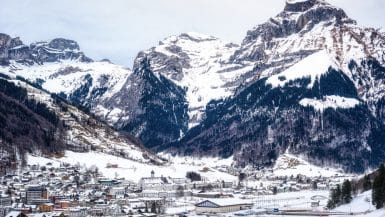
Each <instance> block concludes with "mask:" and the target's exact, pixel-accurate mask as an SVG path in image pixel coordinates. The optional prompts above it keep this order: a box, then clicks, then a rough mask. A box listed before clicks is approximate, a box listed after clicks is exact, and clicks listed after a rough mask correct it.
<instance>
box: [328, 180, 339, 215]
mask: <svg viewBox="0 0 385 217" xmlns="http://www.w3.org/2000/svg"><path fill="white" fill-rule="evenodd" d="M340 202H341V187H340V185H337V186H336V187H335V188H332V189H331V190H330V196H329V200H328V203H327V205H326V206H327V208H328V209H334V208H336V207H337V206H338V205H340Z"/></svg>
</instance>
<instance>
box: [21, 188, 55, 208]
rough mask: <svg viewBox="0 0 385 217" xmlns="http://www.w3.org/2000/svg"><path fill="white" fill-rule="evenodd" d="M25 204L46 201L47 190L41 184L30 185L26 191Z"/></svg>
mask: <svg viewBox="0 0 385 217" xmlns="http://www.w3.org/2000/svg"><path fill="white" fill-rule="evenodd" d="M26 202H27V204H42V203H48V202H49V201H48V191H47V189H46V188H45V187H43V186H30V187H28V189H27V191H26Z"/></svg>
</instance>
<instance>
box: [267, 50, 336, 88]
mask: <svg viewBox="0 0 385 217" xmlns="http://www.w3.org/2000/svg"><path fill="white" fill-rule="evenodd" d="M330 67H334V68H337V67H335V64H334V62H333V61H332V59H331V58H330V57H329V55H328V53H327V51H326V50H321V51H318V52H316V53H314V54H311V55H309V56H307V57H306V58H304V59H303V60H301V61H299V62H298V63H296V64H294V65H293V66H292V67H290V68H288V69H286V70H285V71H283V72H281V73H279V74H276V75H273V76H271V77H269V78H268V79H267V81H266V83H267V84H270V85H271V86H272V87H273V88H277V87H283V86H285V85H286V84H287V83H288V82H289V81H294V80H297V79H301V78H310V79H311V82H310V84H309V85H308V88H311V87H312V86H313V84H314V82H315V81H316V79H317V78H319V77H320V76H321V75H323V74H325V73H327V71H328V70H329V68H330Z"/></svg>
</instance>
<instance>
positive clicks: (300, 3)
mask: <svg viewBox="0 0 385 217" xmlns="http://www.w3.org/2000/svg"><path fill="white" fill-rule="evenodd" d="M315 5H330V4H328V3H326V1H324V0H286V5H285V9H284V10H285V11H290V12H304V11H307V10H309V9H310V8H312V7H314V6H315Z"/></svg>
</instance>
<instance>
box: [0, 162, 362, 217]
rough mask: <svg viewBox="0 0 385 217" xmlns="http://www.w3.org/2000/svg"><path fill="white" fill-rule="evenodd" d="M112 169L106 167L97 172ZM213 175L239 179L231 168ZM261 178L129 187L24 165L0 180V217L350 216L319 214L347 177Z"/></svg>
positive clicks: (85, 172)
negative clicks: (332, 193) (226, 175)
mask: <svg viewBox="0 0 385 217" xmlns="http://www.w3.org/2000/svg"><path fill="white" fill-rule="evenodd" d="M117 167H119V165H118V164H111V163H109V164H107V165H106V168H104V169H107V170H108V169H114V168H117ZM207 169H209V168H207ZM219 169H221V170H223V171H225V170H228V171H227V172H231V173H238V172H237V171H234V168H230V167H229V168H226V167H221V168H219ZM230 170H232V171H230ZM266 172H267V171H260V172H255V171H254V172H250V173H248V172H246V173H244V172H240V173H238V180H234V181H233V182H230V181H225V180H222V181H209V180H210V179H206V178H205V177H203V176H201V174H200V173H199V172H193V171H186V176H185V177H173V174H169V176H164V175H158V174H157V173H156V171H155V170H153V171H151V173H150V174H148V176H147V177H142V178H140V181H139V182H137V183H136V182H132V181H129V180H126V179H124V178H119V174H116V178H106V177H105V176H103V174H102V173H101V172H100V170H99V169H98V168H97V167H92V168H84V167H81V166H80V165H70V164H67V163H60V165H59V166H55V165H54V164H52V163H46V164H45V165H37V164H35V165H28V166H26V167H25V168H24V169H22V170H20V171H18V172H8V173H7V174H6V175H4V176H2V177H1V198H0V206H1V210H0V216H6V217H23V216H30V217H51V216H52V217H54V216H60V217H64V216H67V217H83V216H84V217H85V216H135V217H136V216H137V217H139V216H211V215H214V216H218V215H220V216H249V215H251V216H255V215H286V214H287V215H290V214H291V215H300V216H307V215H320V216H321V215H322V216H324V215H337V216H340V215H345V214H353V213H352V212H337V211H329V210H327V208H326V205H327V201H328V197H329V190H330V189H332V188H335V187H336V186H337V185H339V184H340V183H341V180H344V179H345V178H351V177H345V176H342V175H338V174H336V175H335V176H333V177H322V176H318V177H306V176H304V175H297V176H294V175H291V176H270V175H269V176H265V175H264V174H265V173H266ZM266 174H268V173H266ZM355 214H357V213H355Z"/></svg>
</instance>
